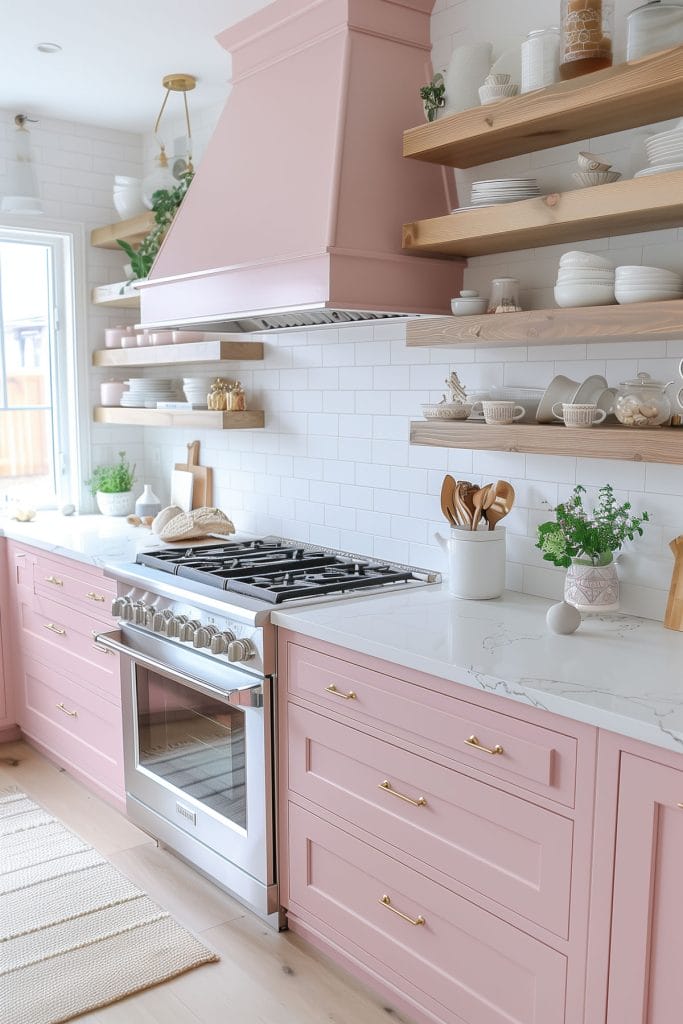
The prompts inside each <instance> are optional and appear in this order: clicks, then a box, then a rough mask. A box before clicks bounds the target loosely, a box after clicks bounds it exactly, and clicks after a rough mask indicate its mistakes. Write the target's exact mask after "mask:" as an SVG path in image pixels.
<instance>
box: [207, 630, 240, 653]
mask: <svg viewBox="0 0 683 1024" xmlns="http://www.w3.org/2000/svg"><path fill="white" fill-rule="evenodd" d="M234 639H235V634H234V633H233V632H232V630H231V629H225V630H223V632H222V633H216V635H215V636H214V637H212V638H211V653H212V654H225V652H226V651H227V649H228V644H231V643H232V641H233V640H234Z"/></svg>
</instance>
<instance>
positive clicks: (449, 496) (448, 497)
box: [441, 474, 458, 526]
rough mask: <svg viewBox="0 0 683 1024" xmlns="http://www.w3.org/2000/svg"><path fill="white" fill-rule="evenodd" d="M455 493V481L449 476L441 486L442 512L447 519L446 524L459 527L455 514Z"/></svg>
mask: <svg viewBox="0 0 683 1024" xmlns="http://www.w3.org/2000/svg"><path fill="white" fill-rule="evenodd" d="M454 492H455V480H454V479H453V477H452V476H449V475H448V474H447V475H446V476H445V477H444V478H443V483H442V484H441V511H442V512H443V514H444V516H445V517H446V522H448V523H449V525H450V526H457V525H458V524H457V522H456V519H455V514H454V511H453V509H454V497H453V496H454Z"/></svg>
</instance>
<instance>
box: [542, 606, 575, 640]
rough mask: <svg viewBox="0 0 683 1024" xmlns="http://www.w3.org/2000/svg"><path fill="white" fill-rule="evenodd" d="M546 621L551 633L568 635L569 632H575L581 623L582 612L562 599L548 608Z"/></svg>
mask: <svg viewBox="0 0 683 1024" xmlns="http://www.w3.org/2000/svg"><path fill="white" fill-rule="evenodd" d="M545 621H546V623H547V625H548V629H549V630H550V632H551V633H559V634H561V635H562V636H567V635H568V634H569V633H575V632H576V630H577V629H578V628H579V626H580V625H581V612H580V611H579V610H578V609H577V608H575V607H574V605H573V604H567V602H566V601H560V602H559V604H554V605H552V607H551V608H549V609H548V613H547V615H546V617H545Z"/></svg>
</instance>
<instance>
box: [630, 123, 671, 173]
mask: <svg viewBox="0 0 683 1024" xmlns="http://www.w3.org/2000/svg"><path fill="white" fill-rule="evenodd" d="M645 152H646V153H647V158H648V160H649V162H650V165H651V166H650V167H645V168H644V169H643V170H642V171H638V173H637V174H635V175H634V177H635V178H642V177H643V176H644V175H646V174H664V173H666V171H680V170H681V168H683V119H681V120H680V121H679V122H678V124H677V125H676V127H675V128H672V129H671V130H670V131H668V132H658V133H657V135H651V136H650V138H649V139H648V140H647V142H646V143H645Z"/></svg>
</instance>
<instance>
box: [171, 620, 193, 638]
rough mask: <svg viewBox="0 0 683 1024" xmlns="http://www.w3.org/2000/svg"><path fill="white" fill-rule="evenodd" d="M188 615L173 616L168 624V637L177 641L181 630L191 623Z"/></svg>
mask: <svg viewBox="0 0 683 1024" xmlns="http://www.w3.org/2000/svg"><path fill="white" fill-rule="evenodd" d="M189 621H190V620H189V619H188V617H187V615H173V614H172V615H171V617H170V618H169V620H168V622H167V623H166V636H170V637H171V639H174V638H175V639H177V638H179V637H180V630H181V629H182V627H183V626H184V625H185V623H186V622H189Z"/></svg>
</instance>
